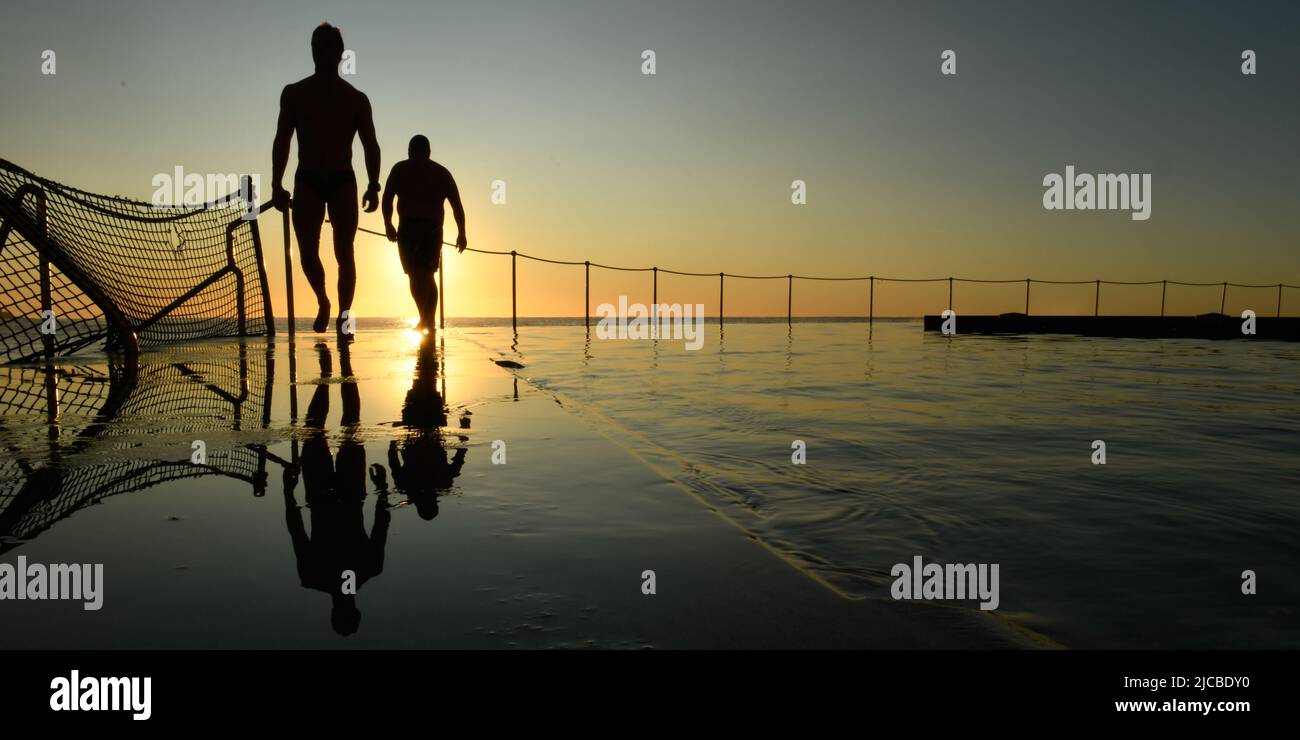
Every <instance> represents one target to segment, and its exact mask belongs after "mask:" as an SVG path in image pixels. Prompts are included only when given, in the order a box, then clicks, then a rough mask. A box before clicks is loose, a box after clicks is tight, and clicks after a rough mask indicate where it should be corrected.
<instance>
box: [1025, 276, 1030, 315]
mask: <svg viewBox="0 0 1300 740" xmlns="http://www.w3.org/2000/svg"><path fill="white" fill-rule="evenodd" d="M1029 283H1030V280H1029V278H1025V315H1026V316H1028V315H1029Z"/></svg>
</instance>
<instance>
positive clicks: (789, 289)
mask: <svg viewBox="0 0 1300 740" xmlns="http://www.w3.org/2000/svg"><path fill="white" fill-rule="evenodd" d="M785 279H786V281H787V283H788V284H787V286H786V292H785V325H786V326H793V325H794V275H786V276H785Z"/></svg>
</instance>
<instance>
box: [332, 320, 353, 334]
mask: <svg viewBox="0 0 1300 740" xmlns="http://www.w3.org/2000/svg"><path fill="white" fill-rule="evenodd" d="M348 321H349V319H346V318H344V317H342V316H340V317H338V318H337V319H334V332H335V333H336V334H338V336H339V339H351V338H352V331H349V330H350V329H352V327H350V326H348Z"/></svg>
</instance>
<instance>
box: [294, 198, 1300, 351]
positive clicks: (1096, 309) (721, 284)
mask: <svg viewBox="0 0 1300 740" xmlns="http://www.w3.org/2000/svg"><path fill="white" fill-rule="evenodd" d="M286 218H287V216H286ZM358 230H359V231H363V232H365V233H367V234H373V235H375V236H381V237H384V238H387V235H386V234H384V233H382V232H379V231H374V230H371V229H367V228H365V227H358ZM443 245H444V246H448V247H454V246H455V245H454V244H452V243H451V242H443ZM465 251H466V252H477V253H478V254H492V255H498V256H508V257H510V323H511V326H512V327H513V328H515V329H518V321H519V310H518V289H519V279H518V262H519V259H520V258H521V257H522V258H523V259H526V260H532V261H534V262H542V263H545V264H550V265H568V266H574V267H577V266H581V267H582V268H583V270H584V283H585V285H584V293H585V296H586V300H585V311H584V319H585V321H586V325H587V326H588V327H590V326H591V268H593V267H598V268H600V269H602V270H614V271H618V272H648V273H650V274H651V275H652V283H651V285H652V287H651V295H652V304H658V302H659V274H660V273H664V274H667V275H681V276H684V277H716V278H718V323H719V324H721V323H723V321H724V317H725V313H724V311H723V306H724V302H723V299H724V298H725V295H726V294H725V291H726V280H727V278H735V279H738V280H785V281H786V284H787V287H786V313H785V316H786V323H787V324H793V322H794V281H796V280H810V281H822V282H863V281H865V282H867V283H868V289H867V290H868V299H867V316H866V318H867V321H868V322H871V321H874V320H875V293H876V283H877V282H887V283H942V282H947V283H948V308H949V310H951V309H952V306H953V299H952V294H953V285H954V284H955V283H979V284H1004V285H1006V284H1017V283H1024V286H1025V311H1024V314H1025V315H1026V316H1029V315H1030V313H1029V310H1030V292H1031V288H1032V286H1033V285H1034V284H1035V283H1038V284H1042V285H1093V286H1095V289H1094V298H1093V316H1100V315H1101V286H1103V285H1125V286H1154V285H1159V286H1160V316H1162V317H1163V316H1164V315H1165V303H1166V296H1167V294H1168V290H1169V286H1171V285H1173V286H1181V287H1195V288H1221V289H1222V292H1221V295H1220V300H1219V313H1223V311H1224V308H1225V307H1226V306H1227V302H1228V288H1252V289H1266V288H1275V289H1276V290H1277V305H1276V308H1275V315H1276V316H1279V317H1280V316H1281V315H1282V292H1283V290H1284V289H1300V285H1291V284H1288V283H1234V282H1229V281H1221V282H1217V283H1192V282H1184V281H1180V280H1141V281H1133V280H1037V279H1033V278H1015V279H1009V280H980V279H976V278H959V277H937V278H896V277H881V276H879V275H855V276H849V277H828V276H824V275H795V274H789V273H788V274H785V275H746V274H741V273H732V272H688V271H685V270H672V269H669V268H666V267H658V266H651V267H626V266H622V265H606V264H602V263H599V262H592V261H590V260H583V261H581V262H577V261H574V260H557V259H550V258H547V257H537V256H535V255H531V254H525V253H524V252H520V251H517V250H513V249H512V250H509V251H504V250H496V249H475V248H473V247H466V248H465ZM441 265H442V262H441V260H439V269H438V301H439V304H440V305H439V325H440V326H441V327H442V328H446V326H447V323H446V312H445V311H444V310H443V305H445V304H444V303H443V299H444V296H445V295H446V291H445V289H444V285H443V281H442V272H443V271H442V267H441ZM290 300H292V298H291V299H290Z"/></svg>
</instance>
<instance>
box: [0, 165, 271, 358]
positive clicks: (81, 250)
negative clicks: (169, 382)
mask: <svg viewBox="0 0 1300 740" xmlns="http://www.w3.org/2000/svg"><path fill="white" fill-rule="evenodd" d="M235 195H236V194H232V195H230V196H227V197H226V198H224V199H223V200H221V201H218V202H214V203H211V204H208V205H204V206H196V207H192V208H188V207H187V208H183V209H174V210H173V209H161V208H158V207H155V206H153V205H151V204H149V203H140V202H135V201H129V200H125V199H121V198H113V197H108V196H103V195H96V194H93V193H87V192H84V191H81V190H76V189H74V188H69V187H67V186H64V185H61V184H59V183H57V182H54V181H52V180H47V179H45V178H41V177H38V176H36V175H33V174H32V173H30V172H27V171H25V170H23V169H22V168H20V167H17V166H16V165H13V164H11V163H9V162H6V161H4V160H0V361H5V362H13V361H17V360H24V359H26V360H30V359H33V358H36V357H38V356H40V355H41V354H42V353H43V352H44V351H46V349H47V347H46V343H47V342H48V344H49V347H48V349H49V350H50V351H52V352H54V353H56V354H66V353H70V352H74V351H76V350H77V349H80V348H82V347H86V346H89V345H93V344H96V343H99V342H103V341H105V340H106V341H107V343H108V344H110V345H113V346H118V347H122V348H124V349H127V350H133V349H134V348H135V347H136V346H137V345H138V346H141V347H146V346H153V345H157V344H159V343H162V342H167V341H177V340H186V339H197V338H204V337H217V336H234V335H253V334H267V333H270V319H271V311H270V302H269V294H268V293H267V292H266V287H265V283H266V279H265V275H264V271H263V265H262V258H261V242H260V238H259V236H258V231H257V221H256V220H255V219H254V220H243V219H242V218H241V217H242V216H244V215H245V214H246V212H247V210H248V208H247V205H246V204H244V203H243V202H242V201H241V199H240V198H238V197H235ZM47 309H48V310H50V311H52V312H53V313H54V315H55V316H56V318H57V322H56V325H57V332H55V333H54V334H43V333H42V332H41V325H42V318H43V316H44V313H43V312H44V311H45V310H47Z"/></svg>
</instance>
